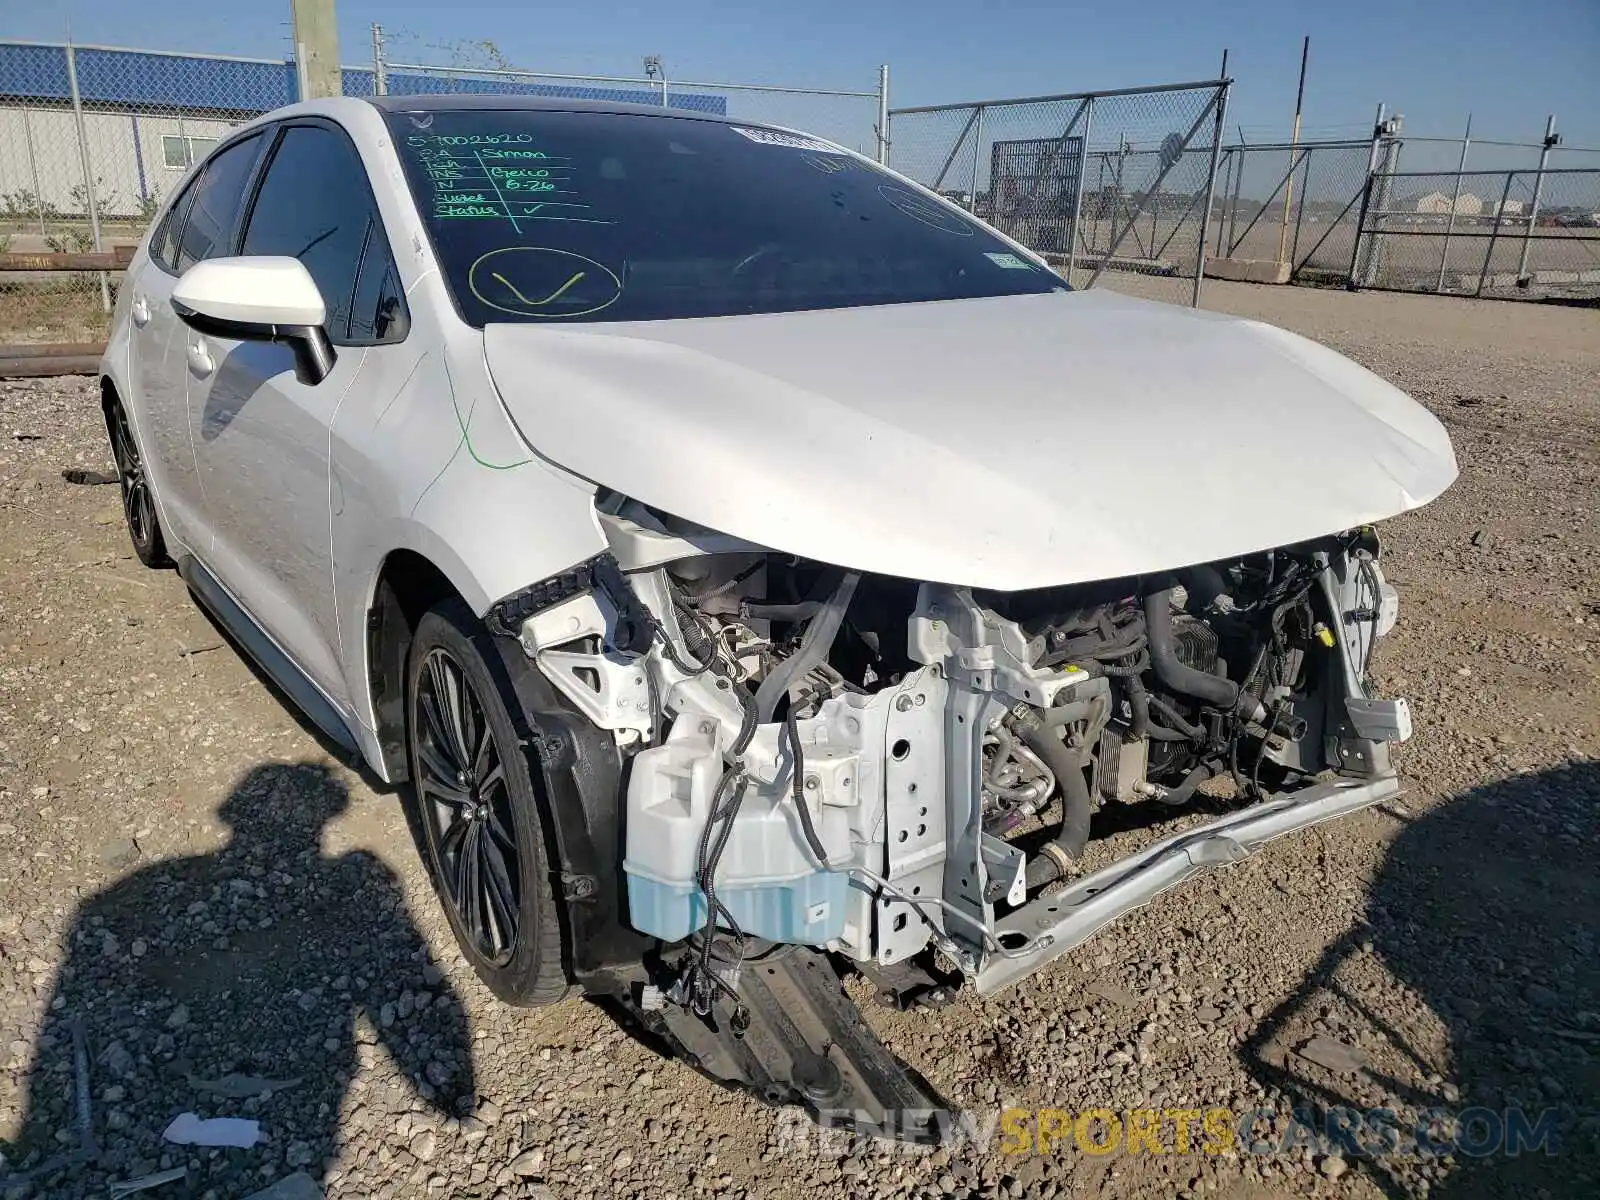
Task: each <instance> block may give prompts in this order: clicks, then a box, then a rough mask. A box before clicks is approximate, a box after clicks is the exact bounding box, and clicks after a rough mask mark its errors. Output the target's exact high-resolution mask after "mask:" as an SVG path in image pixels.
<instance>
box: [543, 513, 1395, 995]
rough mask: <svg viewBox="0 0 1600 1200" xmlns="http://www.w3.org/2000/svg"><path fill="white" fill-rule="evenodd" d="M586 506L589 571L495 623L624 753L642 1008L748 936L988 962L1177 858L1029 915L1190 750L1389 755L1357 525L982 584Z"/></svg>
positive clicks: (1204, 763) (1193, 763)
mask: <svg viewBox="0 0 1600 1200" xmlns="http://www.w3.org/2000/svg"><path fill="white" fill-rule="evenodd" d="M597 508H598V514H599V518H600V521H601V524H602V527H603V528H604V529H605V531H606V533H607V536H608V539H609V541H610V543H611V554H610V555H607V556H602V559H600V560H596V562H595V563H594V564H593V581H592V582H593V586H592V587H589V588H587V589H586V590H582V591H580V592H579V594H576V595H573V596H571V597H570V598H567V599H561V600H557V601H556V602H554V603H547V604H545V605H544V606H543V607H537V606H530V607H531V608H536V609H537V610H536V611H530V613H529V614H528V615H527V616H526V617H525V618H524V619H523V620H522V621H521V623H520V626H519V631H518V635H519V637H520V640H521V641H522V644H523V648H524V650H525V651H526V652H527V654H528V655H529V656H530V658H532V659H533V661H534V662H535V663H536V664H537V665H538V666H539V667H540V668H541V670H542V671H543V672H544V674H545V675H546V676H547V677H548V678H549V679H550V681H551V682H552V683H554V684H555V685H556V687H557V688H558V689H559V690H560V691H561V692H562V693H563V694H564V695H565V696H566V697H567V698H568V699H569V700H570V701H571V702H572V704H573V705H574V706H576V707H577V708H578V709H580V710H581V711H582V712H583V713H584V714H585V715H586V716H587V717H588V718H589V719H590V720H591V721H593V722H594V723H595V724H596V725H597V726H599V727H600V728H602V729H605V730H609V731H610V732H611V733H612V735H613V736H614V737H615V739H616V742H617V745H618V747H619V753H621V754H622V755H624V756H625V757H626V758H627V759H628V760H629V762H628V770H627V775H626V780H627V782H626V795H625V799H624V803H625V810H626V811H625V815H624V821H623V824H624V829H625V846H624V847H623V864H622V865H623V870H624V873H625V876H626V885H627V913H628V921H629V923H630V924H631V925H632V926H633V927H634V928H635V929H636V930H639V931H642V932H644V933H646V934H649V935H652V936H653V937H656V938H659V939H661V941H662V942H663V943H664V944H666V946H667V947H669V950H668V951H667V952H665V953H664V954H663V956H662V962H663V963H664V964H667V965H666V966H665V967H664V968H663V970H662V972H661V973H660V974H659V975H658V978H657V980H656V982H655V983H653V984H652V985H651V986H650V988H649V994H648V995H647V996H646V998H645V999H646V1005H647V1007H655V1008H659V1007H662V1006H666V1005H678V1006H681V1007H684V1008H686V1009H688V1010H690V1011H694V1012H698V1013H700V1014H702V1015H705V1014H708V1013H710V1012H711V1010H712V1007H713V1005H714V1004H715V1003H716V1002H717V1001H718V1000H719V999H723V1000H727V1001H729V1002H734V1003H737V1001H738V997H739V994H740V977H741V968H742V965H743V964H744V962H745V960H746V959H747V958H749V957H750V956H751V955H752V954H757V953H763V952H766V951H767V950H769V949H770V948H771V947H773V946H783V945H803V946H811V947H818V948H821V949H824V950H826V951H828V952H831V953H834V954H837V955H840V956H843V957H844V958H846V959H848V960H850V961H851V962H852V963H854V964H856V965H857V966H858V967H859V968H860V969H862V970H864V971H866V972H868V973H869V974H874V975H875V977H876V978H879V979H880V980H881V981H883V982H884V986H885V987H887V988H890V989H891V990H895V991H900V992H904V993H906V994H908V995H914V994H915V993H917V992H918V991H924V992H926V991H931V990H938V989H942V988H944V987H945V986H946V985H948V984H949V983H950V982H952V981H953V980H956V979H958V978H959V977H963V976H964V977H966V978H967V979H970V980H972V981H974V982H975V983H976V985H977V986H978V988H979V990H980V991H985V992H986V991H990V990H993V988H995V987H999V986H1004V985H1005V984H1006V983H1009V982H1011V981H1013V980H1014V979H1015V978H1018V977H1020V976H1021V975H1023V974H1026V973H1028V972H1030V971H1032V970H1034V969H1036V968H1037V967H1038V966H1039V965H1042V964H1043V963H1044V962H1047V961H1049V960H1050V959H1051V958H1053V957H1055V956H1056V955H1058V954H1059V953H1061V952H1063V951H1064V950H1065V949H1067V948H1069V947H1070V946H1071V945H1072V944H1076V942H1078V941H1081V940H1083V938H1084V937H1087V936H1088V935H1089V933H1092V932H1093V929H1094V928H1098V927H1099V926H1100V925H1103V924H1105V923H1107V922H1108V921H1109V920H1111V919H1114V917H1115V916H1116V915H1119V913H1120V912H1121V911H1125V909H1126V907H1135V906H1137V904H1138V903H1143V902H1145V901H1147V900H1148V899H1149V898H1150V896H1151V895H1153V894H1155V892H1158V891H1162V890H1165V889H1166V888H1167V887H1170V886H1172V883H1173V882H1176V881H1177V880H1176V878H1174V879H1171V880H1163V881H1157V882H1156V883H1152V884H1151V885H1149V886H1148V887H1147V888H1146V890H1148V891H1149V892H1150V895H1145V896H1142V898H1141V895H1139V894H1136V893H1138V891H1139V889H1138V888H1136V887H1133V886H1131V885H1130V886H1124V887H1122V889H1121V890H1122V891H1124V892H1128V893H1130V895H1129V899H1128V901H1127V903H1126V904H1125V905H1124V906H1123V907H1121V908H1116V909H1115V910H1114V911H1109V912H1108V913H1107V914H1106V915H1103V916H1101V915H1096V914H1094V913H1091V912H1089V911H1087V909H1086V910H1085V911H1084V912H1083V913H1081V914H1079V916H1078V922H1079V923H1078V925H1072V924H1071V923H1070V922H1067V919H1066V918H1065V917H1057V916H1055V915H1054V914H1056V913H1057V908H1059V907H1060V906H1057V907H1052V908H1049V909H1048V912H1049V914H1051V915H1050V916H1049V917H1045V916H1043V915H1036V913H1035V910H1036V908H1037V903H1032V902H1037V901H1038V897H1040V896H1041V895H1042V894H1043V895H1048V894H1050V892H1051V888H1052V885H1057V883H1058V881H1065V882H1066V883H1067V884H1068V885H1069V886H1070V885H1071V884H1072V883H1073V880H1074V877H1075V876H1077V875H1079V874H1081V872H1080V871H1079V869H1078V866H1077V864H1078V862H1079V860H1080V858H1081V857H1082V856H1083V854H1084V852H1085V848H1086V846H1087V845H1088V843H1089V842H1090V840H1091V838H1092V837H1093V836H1094V833H1095V825H1096V820H1097V816H1096V814H1097V813H1100V812H1102V811H1104V810H1106V809H1107V808H1109V807H1112V806H1123V805H1155V806H1161V807H1163V808H1173V809H1177V808H1181V807H1182V806H1185V805H1189V804H1191V803H1193V802H1194V801H1195V800H1196V797H1197V795H1198V794H1199V792H1200V789H1201V788H1202V787H1203V786H1205V785H1207V783H1208V781H1210V780H1213V779H1218V780H1222V781H1225V782H1223V783H1220V784H1218V785H1215V786H1214V787H1213V788H1212V789H1211V790H1213V791H1215V790H1219V789H1220V790H1221V792H1222V793H1223V794H1224V795H1225V796H1226V795H1229V794H1231V797H1232V799H1231V801H1230V803H1232V804H1234V805H1236V806H1238V807H1239V808H1240V809H1241V810H1243V811H1248V808H1249V806H1250V805H1261V804H1263V802H1266V801H1269V800H1271V801H1273V802H1274V803H1277V804H1282V803H1284V802H1285V800H1284V798H1286V797H1287V798H1288V800H1289V801H1293V800H1294V798H1295V797H1296V796H1297V795H1299V794H1304V795H1310V793H1308V792H1304V789H1306V788H1308V787H1309V786H1310V785H1311V784H1312V783H1313V781H1315V780H1316V779H1317V778H1318V777H1320V776H1326V774H1327V773H1328V772H1337V773H1339V774H1341V775H1344V776H1347V777H1350V778H1355V779H1360V778H1363V777H1366V778H1376V777H1379V776H1383V775H1386V774H1388V773H1389V771H1388V763H1387V756H1386V743H1388V742H1391V741H1398V740H1403V739H1404V738H1405V737H1407V736H1409V733H1410V718H1409V714H1408V711H1407V709H1406V706H1405V702H1404V701H1402V700H1394V701H1385V700H1379V699H1376V698H1374V697H1372V696H1371V695H1370V694H1369V687H1368V685H1367V683H1366V668H1367V662H1368V659H1369V657H1370V655H1371V652H1372V648H1373V644H1374V643H1375V641H1376V639H1377V638H1379V637H1380V636H1382V635H1383V634H1384V633H1385V632H1387V630H1388V629H1389V628H1390V627H1391V626H1392V625H1393V623H1394V620H1395V617H1396V614H1397V607H1398V602H1397V599H1396V596H1395V593H1394V591H1393V589H1391V588H1390V587H1389V586H1388V585H1387V584H1386V583H1385V582H1384V579H1383V576H1382V573H1381V571H1380V569H1379V567H1378V562H1377V560H1378V543H1377V540H1376V536H1375V534H1374V533H1373V532H1372V530H1371V529H1370V528H1364V529H1361V530H1357V531H1355V532H1352V533H1348V534H1342V535H1337V536H1330V537H1327V538H1323V539H1318V540H1316V541H1314V542H1310V543H1305V544H1301V545H1297V546H1291V547H1284V548H1281V549H1275V550H1270V551H1265V552H1261V553H1255V554H1250V555H1245V556H1242V557H1240V558H1238V559H1235V560H1230V561H1224V562H1215V563H1209V564H1203V565H1197V566H1188V567H1184V568H1180V569H1177V570H1174V571H1173V572H1171V573H1170V574H1166V575H1161V576H1156V577H1149V576H1146V577H1138V578H1132V579H1120V580H1111V581H1106V582H1103V583H1093V584H1082V585H1073V586H1067V587H1060V588H1046V589H1039V590H1034V591H1027V592H1015V593H994V592H985V591H981V590H973V589H968V588H962V587H956V586H950V585H945V584H938V583H927V582H919V581H910V580H903V579H894V578H887V577H883V576H878V575H872V574H866V573H861V572H855V571H849V570H846V569H843V568H840V567H837V566H832V565H828V564H822V563H816V562H813V561H809V560H806V559H799V558H796V557H794V556H792V555H785V554H782V553H778V552H774V551H769V550H766V549H764V548H760V547H755V546H751V545H749V544H747V543H742V542H739V541H738V540H737V539H734V538H731V537H728V536H726V535H722V534H718V533H715V532H713V531H710V530H706V529H703V528H700V527H698V526H693V525H689V524H686V523H683V522H678V521H675V520H674V519H673V518H671V517H668V516H665V515H664V514H661V513H659V512H656V511H654V510H651V509H649V508H647V507H645V506H643V505H641V504H638V503H637V502H634V501H631V500H628V499H626V498H624V497H621V496H618V495H615V494H602V498H601V500H600V502H599V503H598V505H597ZM1334 786H1344V785H1342V784H1338V785H1334ZM1230 788H1231V793H1229V789H1230ZM1321 795H1322V794H1321V793H1318V796H1319V800H1318V803H1324V802H1325V801H1324V800H1322V799H1320V797H1321ZM1330 797H1331V794H1330ZM1331 798H1332V799H1333V800H1337V797H1331ZM1366 802H1369V803H1370V802H1371V801H1370V800H1367V801H1366ZM1303 815H1304V817H1305V819H1304V820H1299V824H1305V823H1309V821H1310V820H1311V819H1313V815H1312V814H1310V813H1309V812H1308V813H1306V814H1303ZM1328 815H1337V813H1336V812H1330V813H1329V814H1328ZM1297 819H1298V818H1297ZM1314 819H1325V817H1320V816H1319V817H1315V818H1314ZM1292 827H1298V826H1297V825H1288V826H1286V828H1292ZM1265 836H1276V832H1273V833H1268V834H1266V835H1265ZM1213 840H1214V839H1213ZM1230 844H1231V843H1230ZM1213 849H1214V848H1213ZM1223 851H1224V853H1225V854H1229V853H1231V851H1229V850H1228V849H1227V847H1226V846H1224V847H1223ZM1189 858H1190V859H1191V860H1195V861H1196V862H1197V863H1198V858H1197V855H1196V853H1195V852H1190V853H1189ZM1206 865H1213V864H1209V863H1208V864H1206ZM1130 870H1131V869H1130ZM1123 882H1124V883H1125V882H1126V881H1123ZM1157 884H1159V885H1157ZM1100 891H1104V892H1105V893H1106V895H1107V896H1109V895H1110V894H1111V892H1112V891H1113V889H1100V888H1095V889H1090V890H1089V893H1088V894H1089V895H1090V896H1093V895H1095V893H1096V892H1100ZM1100 902H1101V903H1103V902H1104V897H1102V898H1101V901H1100ZM1093 907H1094V906H1093V905H1090V906H1089V908H1093ZM1064 922H1065V923H1064Z"/></svg>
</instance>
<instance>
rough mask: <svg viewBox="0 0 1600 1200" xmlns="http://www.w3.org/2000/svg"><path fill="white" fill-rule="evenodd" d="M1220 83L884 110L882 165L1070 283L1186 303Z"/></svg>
mask: <svg viewBox="0 0 1600 1200" xmlns="http://www.w3.org/2000/svg"><path fill="white" fill-rule="evenodd" d="M1228 86H1229V85H1228V82H1227V81H1225V80H1210V81H1206V82H1201V83H1182V84H1172V85H1168V86H1162V87H1151V88H1130V89H1121V90H1117V91H1105V92H1079V93H1076V94H1072V95H1063V96H1043V97H1035V98H1031V99H1022V100H992V101H980V102H976V103H972V104H959V105H938V106H934V107H927V108H901V109H893V110H891V111H890V114H889V117H890V126H889V129H890V133H889V143H890V156H889V161H890V165H891V166H893V167H894V168H895V169H896V170H897V171H899V172H901V173H902V174H904V175H909V176H910V177H911V178H912V179H915V180H916V181H917V182H919V183H921V184H923V185H925V186H926V187H929V188H931V189H933V190H934V191H936V192H938V193H940V194H941V195H943V196H945V197H946V198H947V199H950V200H952V201H954V202H955V203H957V204H960V205H961V206H962V207H964V208H966V209H967V210H968V211H970V212H972V213H973V214H974V215H976V216H978V217H981V218H983V219H984V220H986V221H989V222H990V223H991V224H993V225H994V226H995V227H996V228H998V229H1000V230H1001V231H1002V232H1004V233H1006V234H1008V235H1009V236H1011V237H1014V238H1016V239H1017V240H1018V241H1020V242H1022V243H1023V244H1024V245H1026V246H1028V247H1029V248H1030V249H1033V250H1035V251H1037V252H1039V253H1040V254H1042V255H1044V256H1045V257H1046V258H1047V259H1048V260H1050V261H1051V262H1053V263H1054V264H1056V265H1057V266H1058V267H1060V269H1061V271H1062V274H1063V275H1065V276H1066V277H1067V278H1068V280H1069V282H1072V283H1074V284H1077V285H1080V286H1095V285H1096V284H1104V285H1105V286H1109V287H1114V288H1116V289H1118V290H1120V291H1128V292H1132V293H1135V294H1138V295H1142V296H1147V297H1151V298H1154V299H1161V300H1170V301H1174V302H1178V303H1184V304H1191V303H1197V302H1198V298H1199V290H1200V278H1201V274H1202V262H1203V259H1204V255H1205V252H1206V246H1205V231H1206V228H1207V220H1206V214H1207V213H1208V212H1210V211H1211V208H1212V193H1213V186H1214V183H1215V172H1216V166H1217V151H1218V149H1219V145H1218V134H1219V131H1220V129H1221V128H1222V124H1223V119H1224V113H1225V111H1226V105H1227V94H1228Z"/></svg>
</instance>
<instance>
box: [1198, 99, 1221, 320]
mask: <svg viewBox="0 0 1600 1200" xmlns="http://www.w3.org/2000/svg"><path fill="white" fill-rule="evenodd" d="M1217 90H1218V92H1219V93H1220V94H1219V95H1218V96H1217V123H1216V125H1215V127H1214V128H1215V132H1214V133H1213V134H1212V135H1211V166H1210V169H1209V170H1207V171H1206V198H1205V214H1206V215H1205V216H1204V217H1203V218H1202V219H1201V225H1200V236H1199V237H1198V238H1197V239H1195V248H1194V296H1193V298H1192V299H1191V300H1190V304H1191V305H1192V306H1193V307H1195V308H1199V307H1200V281H1201V280H1202V279H1204V278H1205V274H1206V222H1209V221H1210V220H1211V200H1212V197H1213V196H1214V195H1215V194H1216V191H1217V159H1218V157H1219V156H1220V155H1221V153H1222V131H1223V129H1224V128H1225V127H1226V125H1227V121H1228V81H1227V80H1226V79H1224V80H1223V81H1222V83H1221V84H1219V85H1218V89H1217Z"/></svg>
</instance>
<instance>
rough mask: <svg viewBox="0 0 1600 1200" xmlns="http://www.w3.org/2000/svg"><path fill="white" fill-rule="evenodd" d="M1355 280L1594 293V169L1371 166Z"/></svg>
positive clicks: (1503, 291)
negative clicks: (1437, 169)
mask: <svg viewBox="0 0 1600 1200" xmlns="http://www.w3.org/2000/svg"><path fill="white" fill-rule="evenodd" d="M1361 234H1362V243H1363V248H1364V254H1363V256H1362V258H1361V260H1360V262H1359V263H1358V265H1357V268H1356V275H1355V279H1354V282H1355V283H1356V284H1357V285H1358V286H1361V287H1371V288H1385V289H1393V290H1398V291H1414V292H1437V293H1441V294H1450V295H1469V296H1488V297H1494V298H1505V299H1600V169H1596V168H1558V169H1553V170H1540V169H1538V168H1537V167H1535V168H1534V169H1532V170H1518V171H1468V172H1456V171H1449V172H1427V171H1410V172H1400V171H1392V172H1385V171H1379V172H1377V173H1375V174H1374V175H1373V176H1372V182H1371V185H1370V188H1369V197H1368V201H1367V208H1366V212H1365V214H1364V218H1363V221H1362V228H1361Z"/></svg>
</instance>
